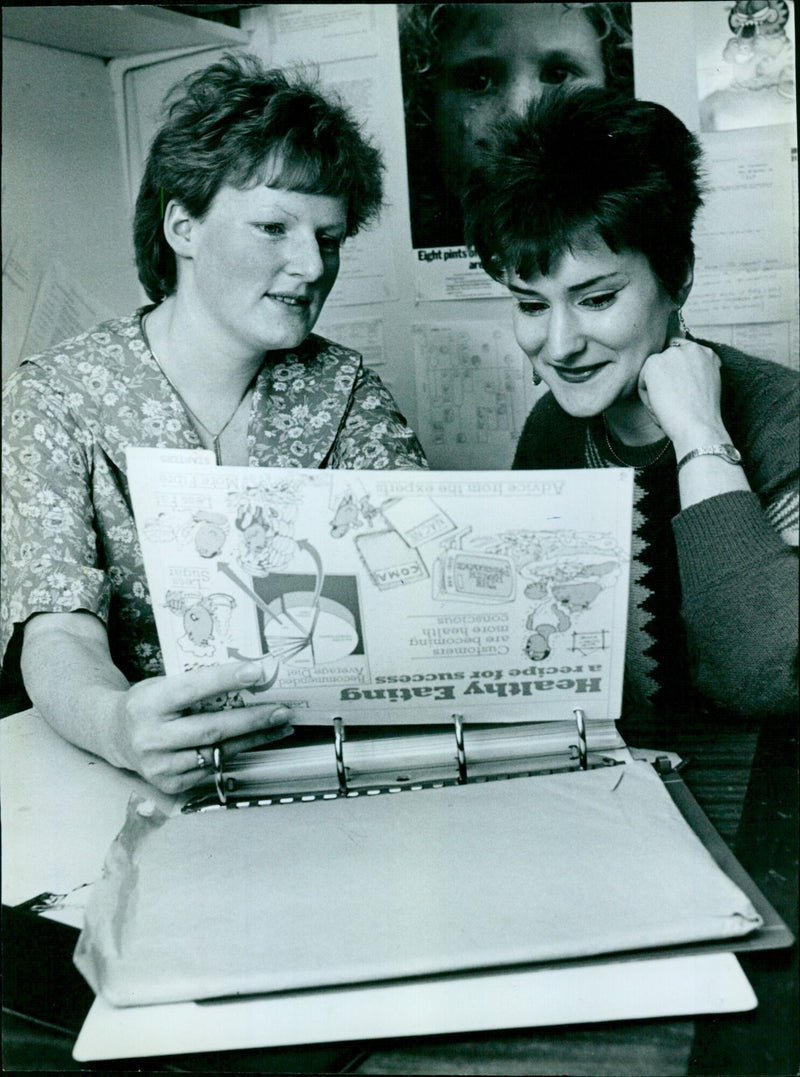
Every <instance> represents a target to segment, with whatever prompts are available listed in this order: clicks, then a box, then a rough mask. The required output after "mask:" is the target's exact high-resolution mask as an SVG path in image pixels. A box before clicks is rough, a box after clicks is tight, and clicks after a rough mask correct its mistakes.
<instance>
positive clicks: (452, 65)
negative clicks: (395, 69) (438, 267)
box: [398, 3, 633, 298]
mask: <svg viewBox="0 0 800 1077" xmlns="http://www.w3.org/2000/svg"><path fill="white" fill-rule="evenodd" d="M630 7H631V5H630V4H629V3H584V4H582V3H567V4H565V3H553V4H550V3H523V4H401V5H399V6H398V19H399V33H400V54H401V64H402V77H403V97H404V107H405V119H406V148H407V155H408V187H409V200H410V211H411V232H412V245H413V247H414V248H415V249H417V250H418V249H421V248H442V247H458V246H463V244H464V241H465V238H464V232H463V222H462V217H461V210H460V201H459V199H460V193H461V190H462V188H463V185H464V183H465V181H466V180H467V178H468V176H469V173H470V171H471V169H472V168H473V167H474V166H475V165H476V164H477V163H478V161H479V159H480V155H481V152H482V150H483V149H484V148H485V146H486V145H487V142H488V139H489V137H490V133H491V130H492V127H493V126H494V125H495V124H496V123H497V121H498V120H500V119H501V118H502V117H504V116H507V115H509V114H516V113H521V112H522V111H524V109H525V108H526V107H527V105H528V104H529V103H530V101H531V100H533V99H535V98H537V97H539V96H540V95H541V93H542V92H543V91H544V90H545V88H546V87H549V86H557V85H562V84H570V83H587V84H592V85H601V86H602V85H607V86H615V87H617V88H620V89H623V90H627V91H628V92H630V93H631V94H632V93H633V54H632V45H631V29H630V27H631V12H630ZM434 260H435V259H434V258H431V261H434ZM421 261H424V260H423V259H421ZM430 298H444V296H439V297H434V296H431V297H430Z"/></svg>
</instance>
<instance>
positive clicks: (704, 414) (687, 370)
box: [638, 337, 730, 459]
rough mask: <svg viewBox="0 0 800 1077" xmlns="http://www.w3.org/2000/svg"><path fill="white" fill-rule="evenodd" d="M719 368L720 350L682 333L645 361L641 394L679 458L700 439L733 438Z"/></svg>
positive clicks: (696, 444)
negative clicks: (723, 413)
mask: <svg viewBox="0 0 800 1077" xmlns="http://www.w3.org/2000/svg"><path fill="white" fill-rule="evenodd" d="M719 370H720V361H719V357H718V356H717V355H716V353H715V352H713V351H712V350H711V349H710V348H706V347H703V345H702V344H697V343H696V342H695V341H693V340H686V339H685V338H682V337H674V338H673V339H672V342H671V343H670V344H669V345H668V346H667V347H666V348H665V349H664V351H662V352H656V353H655V354H653V355H650V356H648V358H647V359H646V360H645V361H644V364H643V366H642V369H641V371H640V373H639V385H638V388H639V396H640V398H641V400H642V403H643V404H644V406H645V407H646V408H647V410H648V411H649V412H650V414H651V415H652V417H653V419H654V420H655V421H656V422H657V423H658V425H659V426H660V427H661V429H662V430H663V431H664V433H665V434H666V435H667V437H668V438H669V439H670V441H671V442H672V443H673V445H674V446H675V454H676V456H677V457H678V459H680V458H681V457H682V456H683V455H684V454H685V453H687V452H689V451H690V450H691V449H694V448H698V447H699V446H700V445H707V444H710V443H716V442H726V441H729V440H730V438H729V435H728V432H727V431H726V429H725V426H724V424H723V421H722V416H721V414H720V392H721V382H720V373H719Z"/></svg>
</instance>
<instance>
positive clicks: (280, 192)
mask: <svg viewBox="0 0 800 1077" xmlns="http://www.w3.org/2000/svg"><path fill="white" fill-rule="evenodd" d="M167 101H168V104H169V107H168V112H167V118H166V121H165V123H164V125H163V126H162V128H161V129H160V131H159V132H158V134H157V135H156V137H155V139H154V141H153V145H152V147H151V150H150V154H149V157H148V161H147V167H146V171H145V175H144V179H143V181H142V186H141V189H140V192H139V197H138V200H137V204H136V214H135V220H134V239H135V247H136V259H137V265H138V271H139V278H140V280H141V282H142V284H143V286H144V288H145V290H146V291H147V293H148V295H149V296H150V298H151V299H152V301H153V302H152V305H149V306H146V307H143V308H142V309H141V310H139V311H137V312H136V313H135V314H132V315H129V316H127V317H123V318H118V319H115V320H113V321H109V322H106V323H104V324H103V325H100V326H97V327H96V328H95V329H93V330H91V331H89V332H87V333H83V334H81V335H80V336H78V337H76V338H74V339H73V340H69V341H67V342H65V343H63V344H61V345H59V346H57V347H55V348H52V349H50V350H49V351H48V352H45V353H44V354H41V355H36V356H32V357H30V358H28V359H27V360H26V361H24V362H23V364H22V365H21V367H20V369H19V370H18V371H17V372H16V373H15V374H14V376H13V377H12V378H11V379H10V380H9V383H8V386H7V388H6V390H5V394H4V396H5V406H4V416H5V419H4V425H5V437H4V447H3V478H4V487H5V488H4V527H3V544H4V551H3V558H2V569H3V577H4V578H3V588H2V631H3V635H2V648H3V650H2V654H3V656H4V671H3V672H4V681H5V683H6V696H7V698H10V697H11V694H12V693H11V692H10V691H9V689H10V688H12V687H13V682H14V679H15V676H17V677H18V674H19V672H20V671H21V674H22V680H23V682H24V687H25V690H26V692H27V696H28V697H29V699H30V700H31V701H32V702H33V704H34V705H35V707H36V708H37V710H38V711H39V712H40V713H41V714H42V715H43V717H44V718H45V719H46V721H47V722H48V723H49V724H50V725H51V726H52V727H53V728H54V729H56V730H57V731H58V732H59V733H60V734H61V735H62V736H64V737H65V738H66V739H68V740H70V741H72V742H73V743H75V744H78V745H79V746H81V747H83V748H86V749H88V750H89V751H92V752H94V753H95V754H97V755H100V756H102V757H103V758H105V759H107V760H108V761H109V762H111V763H113V764H114V765H116V766H119V767H124V768H127V769H130V770H133V771H136V772H137V773H139V774H141V775H142V776H143V777H145V778H146V779H147V780H148V781H150V782H151V783H153V784H154V785H156V786H158V787H159V788H161V789H162V790H164V791H166V792H173V793H174V792H180V791H183V790H185V789H188V788H190V787H191V786H193V785H194V784H196V783H197V782H199V781H200V780H201V778H202V777H203V775H204V773H205V769H204V768H207V767H208V766H209V765H210V763H211V746H212V745H217V744H220V745H221V746H222V750H223V754H224V756H225V757H230V756H231V755H233V754H235V753H236V752H239V751H241V750H243V749H246V748H248V747H252V746H254V745H256V744H259V745H263V744H264V743H265V741H268V740H276V739H280V738H281V737H283V736H285V735H287V734H288V733H289V732H290V729H291V726H290V724H289V722H290V719H291V714H290V712H289V711H288V710H287V709H286V708H285V707H282V706H281V707H279V706H276V705H275V704H274V703H272V704H270V703H269V702H267V703H260V704H257V705H254V706H251V707H245V708H238V709H234V710H231V709H227V710H225V711H224V712H221V711H218V710H204V711H202V712H199V713H198V708H199V706H200V704H201V701H203V700H207V699H209V698H213V697H215V696H218V695H224V694H225V693H228V692H231V691H235V690H236V689H238V688H241V687H242V686H247V685H253V684H257V683H258V682H259V680H260V679H261V666H260V664H258V663H248V662H234V663H231V664H229V665H225V666H220V667H215V668H208V669H201V670H195V671H192V672H189V673H184V674H180V675H175V676H169V677H166V676H164V675H163V665H162V660H161V653H160V650H159V646H158V637H157V634H156V630H155V624H154V620H153V615H152V609H151V605H150V599H149V594H148V591H147V584H146V580H145V575H144V569H143V565H142V559H141V552H140V548H139V544H138V540H137V536H136V528H135V525H134V520H133V516H132V512H131V507H130V498H129V494H128V488H127V481H126V477H125V472H126V464H125V453H126V449H127V448H128V447H129V446H134V445H135V446H153V447H162V448H176V449H199V448H205V449H210V450H212V451H213V452H214V453H215V455H216V459H217V462H218V463H221V464H225V465H250V466H252V467H259V466H274V467H313V468H318V467H341V468H404V467H405V468H413V467H424V466H425V461H424V456H423V454H422V450H421V448H420V445H419V443H418V442H417V440H416V438H415V437H414V435H413V433H412V432H411V431H410V430H409V428H408V427H407V426H406V424H405V421H404V420H403V418H402V416H401V415H400V414H399V412H398V411H397V409H396V406H395V404H394V402H393V400H392V398H391V396H390V395H389V393H388V392H387V390H386V389H385V388H384V387H383V385H382V384H381V382H380V380H379V379H378V378H377V377H376V376H375V375H374V374H373V373H371V372H370V371H368V370H366V369H365V368H364V367H363V365H362V363H361V358H360V356H359V355H358V353H356V352H354V351H351V350H350V349H349V348H345V347H341V346H340V345H338V344H333V343H331V342H330V341H328V340H325V339H324V338H322V337H319V336H316V335H314V334H313V333H312V332H311V330H312V329H313V327H314V324H315V322H316V320H317V318H318V317H319V314H320V311H321V310H322V306H323V304H324V302H325V300H326V298H327V296H328V293H329V292H330V290H331V288H332V286H333V284H334V281H335V280H336V276H337V273H338V269H339V248H340V246H341V244H342V243H343V242H344V240H345V239H346V238H348V237H350V236H353V235H355V234H356V233H357V232H358V231H359V229H360V228H361V227H362V226H363V225H364V224H365V223H367V222H368V221H369V220H371V219H373V218H374V217H375V216H376V215H377V213H378V212H379V209H380V205H381V199H382V182H381V171H382V163H381V159H380V154H379V152H378V150H377V149H376V148H374V147H373V146H372V145H370V144H369V143H368V142H367V141H366V140H365V139H364V137H363V136H362V134H361V133H360V131H359V129H358V127H357V126H356V124H355V123H354V122H353V120H352V119H351V118H350V117H349V116H348V114H347V113H346V112H345V111H344V110H343V109H342V108H341V107H340V106H339V105H338V104H334V103H332V102H331V101H329V100H326V99H325V98H324V97H323V96H321V95H320V93H319V92H318V91H317V90H316V89H314V88H313V87H312V86H311V85H309V84H308V83H306V82H303V81H301V80H300V79H297V78H289V77H287V76H286V75H285V74H283V73H281V72H278V71H265V70H264V69H263V68H262V67H261V66H260V64H259V62H258V61H257V60H256V59H255V58H254V57H250V56H239V57H233V56H228V57H226V58H224V59H223V60H222V61H220V62H218V63H215V64H213V65H212V66H211V67H209V68H207V69H205V70H204V71H201V72H200V73H199V74H194V75H192V76H190V77H189V78H188V79H186V80H184V82H183V83H181V84H179V85H178V86H177V87H176V88H175V90H173V91H172V94H171V95H170V97H168V99H167ZM15 702H16V701H15ZM26 704H27V700H26V699H25V696H24V694H21V695H20V696H19V697H18V702H16V707H15V709H18V708H19V706H21V705H26Z"/></svg>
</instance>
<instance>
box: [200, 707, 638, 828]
mask: <svg viewBox="0 0 800 1077" xmlns="http://www.w3.org/2000/svg"><path fill="white" fill-rule="evenodd" d="M451 720H452V723H453V727H452V732H451V733H450V734H449V735H448V734H442V733H430V732H426V733H420V734H416V735H414V734H408V733H407V732H405V733H404V734H403V736H401V737H397V738H394V739H390V738H387V739H384V740H381V739H380V738H377V739H375V740H374V741H367V742H365V741H354V742H353V744H352V745H351V749H350V751H349V752H348V759H347V761H346V760H345V748H344V745H345V739H346V727H345V723H344V719H343V718H342V716H341V715H335V716H334V717H333V719H332V722H333V753H334V766H333V767H331V765H330V756H329V755H328V754H327V752H325V754H324V755H323V756H317V757H316V762H317V765H316V766H314V761H315V760H314V758H313V756H314V752H313V750H312V751H309V750H308V749H305V748H298V749H287V750H283V751H281V752H280V753H279V756H280V761H281V762H284V763H285V762H287V760H288V762H289V763H290V765H289V766H283V767H281V768H280V771H278V770H277V768H276V770H275V771H274V772H273V773H272V774H270V773H268V771H269V762H271V761H275V760H276V756H275V755H273V756H272V757H271V759H270V753H268V752H267V753H265V752H255V753H244V754H243V755H242V756H240V757H238V758H237V759H234V760H231V761H229V763H228V765H227V769H226V767H225V765H224V761H223V758H222V751H221V749H220V748H219V746H217V747H215V749H214V768H213V769H214V786H215V793H212V794H209V793H208V792H207V791H203V792H202V793H200V794H199V795H197V796H194V797H192V798H190V799H189V801H188V802H187V803H186V804H185V805H184V807H183V809H182V810H183V811H184V812H187V813H189V812H194V811H207V810H210V809H214V808H243V807H267V806H271V805H275V804H292V803H296V802H309V801H314V800H336V799H340V798H354V797H359V796H377V795H380V794H384V793H400V792H404V791H411V792H414V791H417V790H420V789H429V788H439V787H442V786H446V785H466V784H469V783H470V782H481V781H497V780H502V779H507V778H514V777H523V776H525V777H528V776H532V775H535V774H551V773H556V772H560V771H569V770H589V769H594V768H595V767H598V766H601V767H606V766H616V765H618V764H620V763H622V762H624V760H623V759H621V758H620V757H619V755H618V754H617V756H616V757H615V756H614V750H615V749H616V748H617V747H618V746H619V743H618V742H614V741H610V740H608V739H603V737H602V735H600V736H599V738H598V740H599V742H598V743H597V744H594V745H593V750H592V751H591V752H590V750H589V745H588V735H587V719H586V715H585V713H584V711H583V710H581V709H580V708H575V709H574V710H573V721H572V722H568V723H565V727H566V728H564V729H563V730H562V731H561V732H560V733H559V734H555V733H553V732H552V725H551V726H550V727H549V728H548V729H542V726H541V723H538V724H536V723H534V724H533V725H532V726H520V725H517V726H512V727H509V728H507V729H506V730H504V731H502V732H498V731H497V730H496V729H487V728H485V727H482V726H475V727H473V729H471V730H470V734H469V741H470V749H469V751H470V754H469V757H468V752H467V747H466V740H467V737H466V735H465V731H464V716H463V715H462V714H460V713H453V714H452V715H451ZM576 735H577V743H575V740H576ZM453 741H455V744H454V743H453ZM316 747H318V748H322V747H323V746H322V745H319V746H316ZM454 749H455V750H454ZM329 750H330V749H328V751H329ZM292 753H296V756H293V755H292ZM254 757H257V761H256V762H251V760H252V759H253V758H254ZM295 760H297V763H296V766H294V767H293V765H291V764H294V763H295ZM326 760H327V762H326ZM304 764H307V765H304Z"/></svg>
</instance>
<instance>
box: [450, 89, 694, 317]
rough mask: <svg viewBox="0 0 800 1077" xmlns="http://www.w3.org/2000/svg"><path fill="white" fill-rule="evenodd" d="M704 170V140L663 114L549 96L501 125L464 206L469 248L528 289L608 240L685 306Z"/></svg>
mask: <svg viewBox="0 0 800 1077" xmlns="http://www.w3.org/2000/svg"><path fill="white" fill-rule="evenodd" d="M700 161H701V150H700V145H699V143H698V141H697V139H696V138H695V137H694V135H692V134H691V133H690V132H689V131H688V130H687V128H686V127H684V125H683V124H682V123H681V121H680V120H679V119H678V118H677V117H676V116H674V115H673V114H672V113H671V112H670V111H669V109H666V108H664V107H663V106H662V105H657V104H654V103H653V102H650V101H636V100H634V99H631V98H629V97H626V96H624V95H620V94H616V93H614V92H613V91H609V90H604V89H596V88H589V87H585V88H578V89H566V88H559V89H557V90H553V91H549V92H548V93H547V94H545V95H544V96H543V97H542V98H541V99H540V100H539V101H538V102H536V103H534V104H532V105H531V106H530V107H529V109H528V111H527V113H526V115H525V116H523V117H522V118H518V119H509V120H506V121H504V122H503V123H501V124H498V126H497V129H496V133H495V138H494V140H493V144H492V146H491V147H490V149H489V150H488V151H487V153H486V154H485V158H484V161H483V162H482V163H481V166H480V167H479V168H477V169H476V170H475V171H474V172H473V174H472V176H471V178H470V184H469V188H468V191H467V193H466V195H465V199H464V212H465V218H466V223H467V234H468V238H469V241H470V242H471V243H472V244H474V246H475V248H476V250H477V252H478V256H479V257H480V259H481V262H482V264H483V267H484V269H485V270H486V272H487V273H489V275H490V276H492V277H494V278H495V279H496V280H503V279H505V275H506V273H507V272H516V273H517V274H518V275H519V276H520V277H521V278H522V279H523V280H528V279H530V277H532V276H534V275H535V274H542V275H546V274H547V273H549V272H550V269H551V267H552V266H553V264H554V263H555V262H556V261H557V260H558V258H559V257H560V256H561V255H562V254H564V253H565V252H566V251H570V250H574V249H575V248H576V247H577V248H580V247H582V246H585V244H586V242H587V241H589V242H590V241H591V237H592V236H596V235H599V236H600V237H601V238H602V239H603V240H604V241H605V243H606V244H607V246H608V247H609V248H610V249H611V250H613V251H621V250H632V251H641V252H642V253H643V254H644V255H645V256H646V257H647V259H648V261H649V262H650V266H651V268H652V269H653V272H654V273H655V274H656V276H657V277H658V278H659V280H660V281H661V283H662V284H663V285H664V287H665V288H666V290H667V292H668V293H669V294H670V295H671V296H673V297H675V296H676V295H677V294H678V292H679V290H680V287H681V285H682V284H683V282H684V279H685V274H686V271H687V268H688V267H689V266H690V265H691V264H692V260H693V257H694V246H693V243H692V225H693V223H694V218H695V215H696V213H697V210H698V209H699V207H700V206H701V205H702V192H703V183H702V180H701V172H700Z"/></svg>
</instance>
